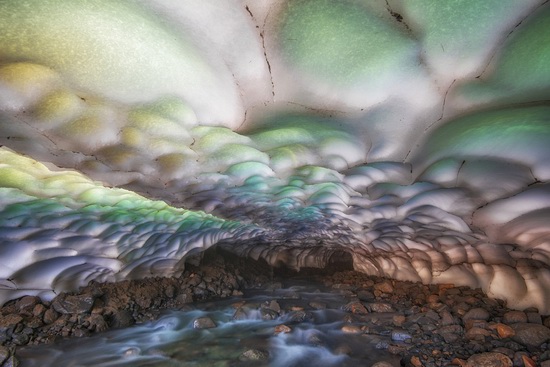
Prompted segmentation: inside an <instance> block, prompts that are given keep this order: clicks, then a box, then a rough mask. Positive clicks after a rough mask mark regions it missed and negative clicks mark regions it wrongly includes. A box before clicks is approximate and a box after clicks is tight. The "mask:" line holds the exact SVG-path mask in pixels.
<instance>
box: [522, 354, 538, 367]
mask: <svg viewBox="0 0 550 367" xmlns="http://www.w3.org/2000/svg"><path fill="white" fill-rule="evenodd" d="M521 359H522V360H523V365H524V366H525V367H537V363H536V362H535V361H533V360H532V359H531V358H530V357H528V356H525V355H523V356H521Z"/></svg>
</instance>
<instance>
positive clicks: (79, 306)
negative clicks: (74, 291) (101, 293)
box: [52, 294, 95, 314]
mask: <svg viewBox="0 0 550 367" xmlns="http://www.w3.org/2000/svg"><path fill="white" fill-rule="evenodd" d="M94 301H95V297H94V296H92V295H91V294H81V295H65V296H58V297H56V298H55V299H54V300H53V301H52V307H53V309H54V310H55V311H57V312H59V313H61V314H73V313H75V314H80V313H87V312H90V311H91V310H92V307H93V305H94Z"/></svg>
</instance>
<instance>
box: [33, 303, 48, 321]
mask: <svg viewBox="0 0 550 367" xmlns="http://www.w3.org/2000/svg"><path fill="white" fill-rule="evenodd" d="M46 310H47V308H46V306H44V305H43V304H42V303H39V304H37V305H35V306H34V308H33V309H32V315H33V316H35V317H40V318H41V317H43V316H44V313H45V312H46Z"/></svg>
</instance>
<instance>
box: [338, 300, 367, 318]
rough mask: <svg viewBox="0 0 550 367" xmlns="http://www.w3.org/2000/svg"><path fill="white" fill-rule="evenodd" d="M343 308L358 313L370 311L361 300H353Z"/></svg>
mask: <svg viewBox="0 0 550 367" xmlns="http://www.w3.org/2000/svg"><path fill="white" fill-rule="evenodd" d="M342 310H344V311H346V312H351V313H353V314H358V315H366V314H368V313H369V311H368V310H367V309H366V308H365V306H363V304H362V303H361V302H359V301H352V302H350V303H348V304H346V305H344V306H342Z"/></svg>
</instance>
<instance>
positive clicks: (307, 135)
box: [0, 0, 550, 313]
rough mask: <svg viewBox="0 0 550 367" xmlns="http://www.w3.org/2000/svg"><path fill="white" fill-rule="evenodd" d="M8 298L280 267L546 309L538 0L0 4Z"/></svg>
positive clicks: (549, 297) (0, 176) (1, 179)
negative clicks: (446, 287)
mask: <svg viewBox="0 0 550 367" xmlns="http://www.w3.org/2000/svg"><path fill="white" fill-rule="evenodd" d="M0 20H1V21H0V145H1V147H0V304H3V303H5V302H6V301H8V300H10V299H14V298H17V297H20V296H22V295H25V294H34V295H40V296H41V297H44V298H46V299H49V298H52V297H53V296H54V295H55V294H56V293H58V292H60V291H65V290H75V289H77V288H78V287H80V286H83V285H85V284H87V283H88V282H89V281H91V280H96V281H101V282H112V281H119V280H124V279H134V278H142V277H149V276H170V275H174V274H179V273H180V272H181V271H182V270H183V268H184V266H185V260H186V258H187V257H188V256H190V255H191V254H194V253H196V252H197V251H202V250H204V249H206V248H208V247H210V246H214V245H219V246H223V247H224V248H226V249H227V250H229V251H232V252H234V253H236V254H239V255H242V256H250V257H252V258H255V259H258V258H262V259H264V260H266V261H267V262H268V263H270V264H271V265H272V266H282V265H284V266H287V267H288V268H293V269H296V270H299V269H300V268H303V267H323V266H325V265H327V264H328V262H329V261H330V259H331V256H333V255H334V256H337V255H338V254H341V253H342V252H346V253H349V254H351V256H352V258H353V266H354V268H355V269H356V270H359V271H362V272H365V273H369V274H375V275H382V276H387V277H392V278H397V279H402V280H414V281H421V282H424V283H454V284H457V285H468V286H472V287H481V288H483V289H484V290H485V291H486V292H488V294H489V295H491V296H492V297H495V298H503V299H506V300H507V301H508V303H509V305H510V306H512V307H516V308H526V307H537V308H538V309H539V310H540V311H541V312H546V313H548V312H550V229H549V228H550V227H549V225H548V223H549V221H550V186H549V183H548V180H549V178H550V128H549V126H550V125H549V118H548V116H550V109H549V107H548V102H547V101H548V98H549V91H550V89H549V88H550V87H549V79H548V75H549V74H548V70H549V69H548V68H547V67H546V65H547V64H548V62H547V61H548V49H549V48H548V45H549V43H548V37H544V35H545V34H547V33H548V29H549V27H550V21H549V20H550V4H548V3H547V2H545V1H543V0H526V1H521V2H518V1H512V0H506V1H502V0H499V1H496V0H495V1H484V2H479V1H475V0H465V1H462V2H456V3H452V2H445V3H443V2H440V1H436V0H420V1H415V2H407V1H398V0H390V1H387V2H355V1H351V0H344V1H340V2H331V1H325V0H321V1H312V0H269V1H264V2H254V1H247V0H243V1H238V0H231V1H225V2H222V3H220V2H218V1H216V0H203V1H201V2H196V1H192V0H185V1H180V2H177V3H176V2H173V1H167V0H141V1H138V2H135V1H126V0H121V1H117V2H116V3H113V2H110V1H106V0H91V1H88V2H86V3H85V4H81V3H75V2H73V1H68V0H60V1H58V0H56V1H53V0H52V1H50V0H47V1H45V0H40V1H38V0H20V1H17V2H7V1H6V2H1V3H0Z"/></svg>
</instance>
